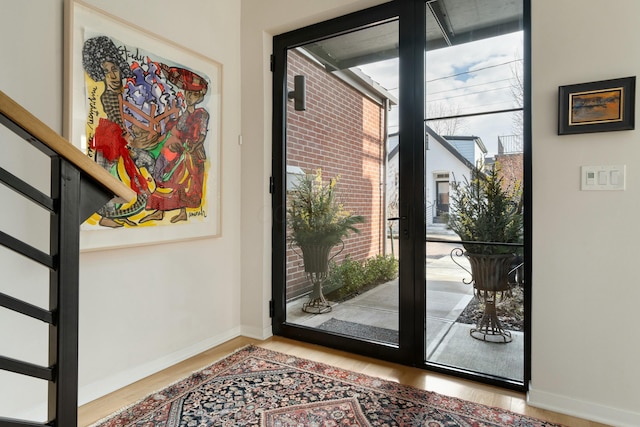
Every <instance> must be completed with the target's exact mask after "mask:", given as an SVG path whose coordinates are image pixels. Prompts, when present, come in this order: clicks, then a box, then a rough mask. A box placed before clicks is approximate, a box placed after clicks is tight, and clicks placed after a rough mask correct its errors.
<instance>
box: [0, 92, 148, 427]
mask: <svg viewBox="0 0 640 427" xmlns="http://www.w3.org/2000/svg"><path fill="white" fill-rule="evenodd" d="M0 123H1V124H2V125H3V126H5V127H6V128H8V129H10V130H11V131H13V132H14V133H15V134H16V135H18V136H19V137H21V138H22V139H24V140H25V141H26V142H28V143H30V144H31V145H32V146H33V147H35V148H37V149H38V150H39V151H40V152H41V153H43V154H44V155H46V156H47V157H49V158H50V161H51V187H50V195H46V194H44V193H42V192H41V191H39V190H38V189H36V188H34V187H33V186H31V185H30V184H28V183H27V182H25V181H24V179H22V178H20V177H17V176H15V175H14V174H12V173H11V172H9V171H7V170H5V169H4V168H1V167H0V182H1V183H2V184H4V185H5V186H7V187H8V188H10V189H12V190H14V191H15V192H16V193H17V194H19V195H20V196H22V197H23V198H25V199H26V200H28V201H29V202H30V203H31V204H33V206H37V207H39V208H42V209H45V210H46V211H48V212H49V213H50V227H49V232H50V236H49V242H50V243H49V252H48V253H47V252H44V251H41V250H40V249H37V248H35V247H34V246H32V245H30V244H28V243H26V242H25V241H23V240H20V239H18V238H16V237H14V236H12V235H11V234H10V233H8V232H5V231H3V230H0V245H2V246H4V247H6V248H8V249H10V250H12V251H14V252H16V253H18V254H20V255H23V256H24V257H26V258H27V259H29V260H30V261H31V262H33V263H36V264H39V265H42V266H45V267H46V268H48V269H49V296H48V298H49V307H48V309H44V308H41V307H39V306H36V305H33V304H30V303H28V302H26V301H23V300H20V299H18V298H15V297H13V296H11V295H8V294H5V293H1V292H0V306H1V307H4V308H6V309H9V310H12V311H14V312H16V313H19V314H21V315H24V316H27V317H30V318H33V319H37V320H39V321H42V322H45V323H46V324H47V325H48V327H49V346H48V347H49V348H48V360H49V362H48V365H47V366H39V365H37V364H33V363H29V362H26V361H23V360H17V359H13V358H9V357H5V356H3V355H0V369H2V370H5V371H9V372H13V373H16V374H20V375H25V376H29V377H34V378H38V379H40V380H43V381H47V382H48V402H47V418H48V419H47V421H46V422H35V421H29V420H18V419H12V418H3V417H2V415H1V414H0V427H18V426H21V427H25V426H33V427H35V426H54V427H55V426H59V427H75V426H76V425H77V419H78V282H79V278H78V277H79V255H80V224H81V223H82V222H84V220H86V219H87V218H88V217H89V216H91V215H92V214H93V213H94V212H95V211H97V210H98V209H99V208H100V207H101V206H103V205H104V204H105V203H106V202H107V201H109V200H110V199H112V198H113V197H114V196H116V197H119V198H120V199H122V200H123V201H130V200H132V199H133V198H134V197H135V192H133V190H131V189H130V188H128V187H126V186H125V185H124V184H122V182H120V181H118V180H117V179H115V178H114V177H113V176H111V175H110V174H109V173H108V172H107V171H106V170H104V169H103V168H102V167H100V166H99V165H97V164H96V163H95V162H93V161H92V160H91V159H89V158H88V157H87V156H86V155H84V154H83V153H82V152H81V151H80V150H79V149H77V148H76V147H74V146H73V145H71V144H70V143H69V142H68V141H66V140H65V139H64V138H62V137H61V136H59V135H58V134H57V133H55V132H54V131H53V130H51V129H50V128H49V127H47V126H46V125H45V124H44V123H42V122H41V121H40V120H38V119H37V118H36V117H34V116H33V115H31V114H30V113H29V112H28V111H26V110H25V109H24V108H22V107H21V106H20V105H19V104H17V103H16V102H15V101H13V100H12V99H11V98H9V97H8V96H6V95H5V94H4V93H3V92H2V91H0ZM0 339H2V337H0Z"/></svg>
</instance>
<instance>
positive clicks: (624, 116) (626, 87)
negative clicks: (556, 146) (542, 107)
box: [558, 76, 636, 135]
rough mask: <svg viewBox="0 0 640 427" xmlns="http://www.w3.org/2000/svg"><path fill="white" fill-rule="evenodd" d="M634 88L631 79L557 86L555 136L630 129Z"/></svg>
mask: <svg viewBox="0 0 640 427" xmlns="http://www.w3.org/2000/svg"><path fill="white" fill-rule="evenodd" d="M635 89H636V78H635V76H634V77H624V78H619V79H612V80H602V81H598V82H591V83H581V84H574V85H567V86H560V87H559V90H558V135H567V134H573V133H588V132H606V131H614V130H630V129H633V128H634V123H635Z"/></svg>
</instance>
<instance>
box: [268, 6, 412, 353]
mask: <svg viewBox="0 0 640 427" xmlns="http://www.w3.org/2000/svg"><path fill="white" fill-rule="evenodd" d="M398 22H399V21H398V17H397V10H395V8H394V7H389V5H384V6H382V7H377V8H374V9H370V10H369V11H367V13H360V14H355V15H352V16H350V17H348V18H344V19H339V20H337V21H332V22H331V23H330V24H327V25H326V26H324V27H323V28H321V29H318V28H317V27H314V28H308V29H305V30H301V31H299V32H294V33H292V34H287V35H284V36H281V37H279V38H277V39H276V41H275V45H276V47H275V51H274V54H275V57H276V58H275V61H274V63H275V70H274V75H275V76H276V80H277V83H275V84H276V85H277V86H278V87H277V88H275V89H274V90H275V91H277V92H276V93H278V96H280V95H281V101H282V104H281V105H282V110H281V111H282V112H283V115H282V117H281V118H277V119H276V123H277V124H280V123H281V124H282V128H281V129H280V131H279V132H277V136H276V134H274V139H275V138H276V137H277V138H278V140H280V141H282V142H283V143H282V146H280V149H281V151H280V152H281V154H282V157H281V158H278V159H276V164H275V165H274V170H279V171H280V173H279V174H278V177H280V178H281V179H282V181H281V182H279V183H277V184H276V185H274V187H275V189H277V190H276V194H275V197H274V199H279V201H278V202H277V203H276V204H277V205H279V206H281V210H278V211H277V215H278V216H279V218H277V220H276V222H275V224H274V230H275V233H274V241H277V242H278V243H279V245H280V248H281V250H280V251H277V252H281V257H280V258H279V259H278V261H276V262H274V266H276V267H277V271H275V272H274V301H275V306H276V307H275V308H276V310H275V315H276V317H275V319H274V330H275V331H276V332H281V333H283V334H285V335H290V336H305V337H306V338H308V339H312V340H314V341H318V342H321V343H331V344H332V345H338V346H342V347H343V348H346V349H353V348H354V347H359V348H360V349H363V348H366V349H369V350H367V351H370V352H373V354H378V355H386V356H385V357H386V358H391V359H395V360H399V359H401V358H402V357H404V358H405V359H406V356H402V352H403V350H402V349H401V345H400V331H401V325H400V319H401V316H400V310H401V309H400V284H399V270H400V256H401V250H400V243H399V238H400V236H399V234H400V228H401V227H402V224H400V223H401V221H400V212H399V197H400V195H399V193H400V191H399V190H400V189H399V185H398V179H399V175H400V172H399V167H398V165H399V161H398V155H399V150H398V141H399V138H398V134H399V123H398V81H399V78H398V73H399V69H398V68H399V64H398V46H399V25H398ZM280 55H282V57H280ZM279 66H282V67H283V68H282V70H280V69H279V68H278V67H279ZM279 72H282V77H283V79H284V81H283V80H280V78H279V77H278V76H279ZM280 84H282V86H280ZM278 108H279V107H278ZM276 127H278V126H277V125H276ZM275 180H276V179H274V181H275ZM278 220H279V221H282V222H278ZM274 254H275V252H274Z"/></svg>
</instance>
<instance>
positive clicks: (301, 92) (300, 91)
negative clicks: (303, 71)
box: [287, 76, 307, 111]
mask: <svg viewBox="0 0 640 427" xmlns="http://www.w3.org/2000/svg"><path fill="white" fill-rule="evenodd" d="M287 98H288V99H293V101H294V103H293V108H295V110H296V111H305V110H306V109H307V101H306V88H305V77H304V76H294V78H293V90H292V91H290V92H289V93H288V94H287Z"/></svg>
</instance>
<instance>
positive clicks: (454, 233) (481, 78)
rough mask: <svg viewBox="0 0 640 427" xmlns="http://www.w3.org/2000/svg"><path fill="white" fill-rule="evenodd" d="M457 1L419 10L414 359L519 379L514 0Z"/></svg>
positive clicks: (519, 94) (519, 171) (518, 103)
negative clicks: (419, 257) (420, 341)
mask: <svg viewBox="0 0 640 427" xmlns="http://www.w3.org/2000/svg"><path fill="white" fill-rule="evenodd" d="M457 4H458V3H456V2H451V1H442V0H438V1H435V2H429V7H428V11H427V13H428V16H427V25H428V28H427V39H428V42H427V59H426V61H427V62H426V76H425V78H426V93H427V95H426V100H425V102H426V105H425V111H426V114H427V117H426V118H425V125H426V128H425V129H426V133H427V135H428V141H429V144H428V151H427V155H426V158H427V164H426V174H425V192H426V195H427V207H426V209H427V213H426V218H427V243H426V245H427V265H426V271H427V283H426V292H427V307H426V310H427V318H426V325H427V326H426V327H427V330H426V337H427V346H426V354H425V359H426V360H427V361H428V362H429V363H433V364H437V365H440V366H444V367H452V368H456V369H462V370H465V371H470V372H477V373H481V374H486V375H490V376H495V377H500V378H505V379H508V380H511V381H520V382H521V381H524V332H523V322H524V319H523V313H524V307H523V292H522V287H523V285H524V283H523V275H522V272H523V265H524V262H525V261H526V260H524V259H523V258H522V243H523V241H522V209H523V207H522V198H521V194H522V188H523V138H522V134H523V123H522V117H523V116H522V110H521V109H522V106H523V93H524V91H523V79H522V75H523V74H522V66H523V62H522V57H523V34H522V31H521V30H518V27H520V28H521V25H520V26H518V23H520V24H521V21H522V4H521V2H514V1H512V0H508V1H507V0H491V1H486V0H480V1H478V2H477V6H478V7H473V8H471V7H468V6H463V5H462V3H461V4H460V5H459V6H456V5H457ZM445 5H446V6H447V14H443V13H442V12H443V7H444V6H445ZM492 16H493V18H492ZM504 22H511V24H505V25H503V27H502V28H503V30H504V29H505V28H506V29H507V30H506V31H503V32H504V34H501V33H500V31H499V30H498V28H499V27H500V25H499V24H501V23H504ZM430 24H431V26H429V25H430ZM434 25H440V26H441V27H440V28H434V27H433V26H434ZM443 28H444V29H445V32H446V30H447V29H448V30H450V31H449V32H446V33H447V34H445V36H442V34H443V32H442V31H441V30H442V29H443ZM474 171H478V172H477V173H476V172H474ZM446 174H448V179H442V177H443V176H446ZM467 184H470V185H469V186H467ZM445 207H446V208H445ZM506 219H508V220H506ZM461 240H464V241H472V240H478V241H482V242H496V244H493V245H491V244H488V245H487V244H478V245H470V244H462V243H461ZM505 243H508V245H504V244H505ZM478 252H479V253H481V254H482V255H480V254H478V255H476V253H478Z"/></svg>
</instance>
